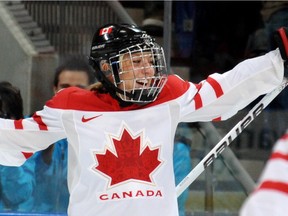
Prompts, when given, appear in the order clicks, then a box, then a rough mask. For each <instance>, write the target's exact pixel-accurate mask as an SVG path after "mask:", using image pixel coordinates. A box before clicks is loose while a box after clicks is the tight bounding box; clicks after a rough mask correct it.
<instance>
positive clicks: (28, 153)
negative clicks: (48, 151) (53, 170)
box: [22, 152, 33, 159]
mask: <svg viewBox="0 0 288 216" xmlns="http://www.w3.org/2000/svg"><path fill="white" fill-rule="evenodd" d="M22 154H23V155H24V157H25V158H26V159H28V158H30V157H31V156H32V155H33V153H32V152H22Z"/></svg>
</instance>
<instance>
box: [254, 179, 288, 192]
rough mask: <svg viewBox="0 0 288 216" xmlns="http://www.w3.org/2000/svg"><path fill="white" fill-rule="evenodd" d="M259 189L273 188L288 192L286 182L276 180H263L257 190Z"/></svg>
mask: <svg viewBox="0 0 288 216" xmlns="http://www.w3.org/2000/svg"><path fill="white" fill-rule="evenodd" d="M259 190H274V191H278V192H283V193H286V194H288V184H287V183H284V182H278V181H264V182H263V183H262V184H261V185H260V186H259V188H258V189H257V191H259Z"/></svg>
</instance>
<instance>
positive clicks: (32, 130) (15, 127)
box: [0, 107, 65, 166]
mask: <svg viewBox="0 0 288 216" xmlns="http://www.w3.org/2000/svg"><path fill="white" fill-rule="evenodd" d="M61 113H62V112H61V110H57V109H49V108H47V107H44V109H43V110H42V111H39V112H36V113H35V114H34V115H33V116H32V117H30V118H25V119H21V120H10V119H0V164H2V165H10V166H12V165H14V166H19V165H21V164H23V163H24V162H25V160H26V158H27V157H29V156H30V155H32V154H33V153H34V152H36V151H39V150H42V149H45V148H47V147H48V146H49V145H51V144H53V143H54V142H56V141H57V140H60V139H62V138H64V137H65V133H64V130H63V128H62V123H61Z"/></svg>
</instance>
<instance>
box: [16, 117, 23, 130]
mask: <svg viewBox="0 0 288 216" xmlns="http://www.w3.org/2000/svg"><path fill="white" fill-rule="evenodd" d="M22 121H23V119H20V120H15V121H14V126H15V129H23V123H22Z"/></svg>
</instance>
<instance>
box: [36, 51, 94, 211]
mask: <svg viewBox="0 0 288 216" xmlns="http://www.w3.org/2000/svg"><path fill="white" fill-rule="evenodd" d="M92 71H93V69H92V68H91V66H90V65H89V64H88V60H85V59H84V58H81V57H70V58H68V59H67V60H66V61H64V63H63V64H61V65H60V66H59V67H57V68H56V70H55V74H54V81H53V91H54V93H55V94H56V93H57V92H58V91H60V90H61V89H63V88H68V87H72V86H77V87H80V88H86V87H87V86H88V85H89V84H91V83H93V82H94V76H93V72H92ZM32 159H33V160H35V162H36V168H35V175H36V187H35V191H34V196H35V200H36V201H35V206H34V211H36V212H50V213H56V212H60V213H61V212H62V213H63V212H66V211H67V207H68V202H69V192H68V187H67V140H66V139H62V140H60V141H58V142H56V143H54V144H53V145H50V146H49V147H48V148H47V149H46V150H43V151H40V152H37V153H36V154H35V156H33V158H32Z"/></svg>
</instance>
